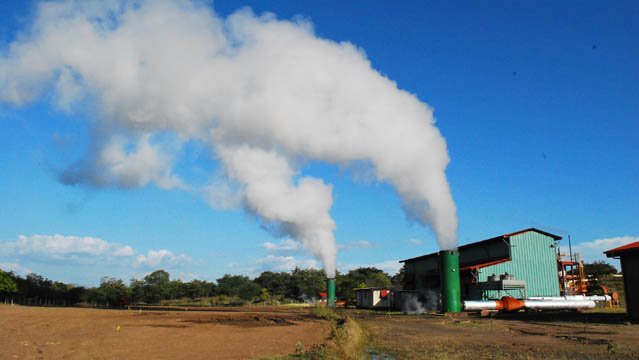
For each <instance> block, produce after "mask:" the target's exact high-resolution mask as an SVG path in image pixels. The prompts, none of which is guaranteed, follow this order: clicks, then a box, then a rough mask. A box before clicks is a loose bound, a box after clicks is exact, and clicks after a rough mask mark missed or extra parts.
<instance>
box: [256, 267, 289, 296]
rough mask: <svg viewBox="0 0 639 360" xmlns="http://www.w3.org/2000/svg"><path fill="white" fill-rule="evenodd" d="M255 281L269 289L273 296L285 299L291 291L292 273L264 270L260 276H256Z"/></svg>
mask: <svg viewBox="0 0 639 360" xmlns="http://www.w3.org/2000/svg"><path fill="white" fill-rule="evenodd" d="M255 282H256V283H258V284H259V285H260V286H261V287H263V288H265V289H267V290H268V292H269V293H270V294H271V295H272V296H273V297H277V298H280V299H283V298H285V297H286V295H287V293H289V285H290V283H291V274H289V273H287V272H272V271H264V272H263V273H261V274H260V276H258V277H257V278H255Z"/></svg>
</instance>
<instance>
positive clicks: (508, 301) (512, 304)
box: [328, 228, 619, 313]
mask: <svg viewBox="0 0 639 360" xmlns="http://www.w3.org/2000/svg"><path fill="white" fill-rule="evenodd" d="M561 239H562V238H561V236H558V235H555V234H551V233H549V232H545V231H543V230H539V229H536V228H529V229H524V230H520V231H517V232H513V233H508V234H503V235H499V236H496V237H493V238H489V239H485V240H481V241H477V242H474V243H470V244H467V245H463V246H460V247H458V248H457V249H454V250H442V251H439V252H436V253H432V254H427V255H422V256H418V257H415V258H410V259H406V260H402V261H401V262H402V263H403V264H404V270H405V275H404V276H405V277H404V283H403V287H402V289H381V288H365V289H357V290H356V292H357V300H358V306H359V307H362V308H378V309H390V308H394V309H396V310H400V311H405V312H423V311H438V312H442V313H456V312H462V311H478V312H483V311H502V312H515V311H519V310H529V311H544V310H545V311H549V310H581V309H589V308H594V307H595V306H596V304H597V303H605V304H609V305H613V304H616V303H618V301H619V296H618V294H617V293H616V292H610V291H609V290H608V289H607V288H605V287H603V286H598V285H595V284H591V283H590V282H589V280H588V278H587V277H586V276H585V274H584V269H583V262H582V260H581V259H580V256H579V254H561V253H560V251H559V241H560V240H561ZM333 281H334V280H333ZM330 284H331V280H329V294H330V293H331V290H330V289H331V288H330ZM333 284H334V282H333ZM333 294H334V289H333ZM595 294H596V295H595ZM330 296H334V295H330ZM330 296H329V297H330ZM328 304H329V305H331V304H332V305H331V306H334V304H335V300H334V299H330V298H329V300H328Z"/></svg>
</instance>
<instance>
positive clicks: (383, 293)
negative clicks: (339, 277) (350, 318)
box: [355, 287, 391, 309]
mask: <svg viewBox="0 0 639 360" xmlns="http://www.w3.org/2000/svg"><path fill="white" fill-rule="evenodd" d="M355 294H356V295H357V307H358V308H360V309H388V308H390V307H391V295H390V294H391V291H390V289H386V288H381V287H367V288H360V289H355Z"/></svg>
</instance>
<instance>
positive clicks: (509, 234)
mask: <svg viewBox="0 0 639 360" xmlns="http://www.w3.org/2000/svg"><path fill="white" fill-rule="evenodd" d="M529 231H534V232H538V233H540V234H543V235H546V236H550V237H551V238H553V239H555V240H561V236H559V235H555V234H551V233H549V232H546V231H543V230H539V229H537V228H528V229H524V230H519V231H515V232H512V233H508V234H504V235H499V236H495V237H492V238H489V239H485V240H480V241H476V242H474V243H470V244H466V245H462V246H460V247H459V248H458V250H460V251H461V250H463V249H465V248H468V247H473V246H477V245H482V244H484V243H487V242H490V241H498V240H503V239H508V238H510V237H511V236H515V235H519V234H523V233H527V232H529ZM431 256H438V253H437V252H435V253H432V254H427V255H422V256H417V257H414V258H410V259H405V260H400V261H399V262H400V263H403V262H406V261H412V260H418V259H423V258H427V257H431Z"/></svg>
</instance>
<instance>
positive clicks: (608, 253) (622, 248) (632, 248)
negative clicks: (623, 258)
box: [604, 241, 639, 257]
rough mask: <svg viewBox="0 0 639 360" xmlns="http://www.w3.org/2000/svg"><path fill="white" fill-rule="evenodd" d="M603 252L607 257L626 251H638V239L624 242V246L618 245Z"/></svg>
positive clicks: (625, 252)
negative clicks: (628, 242)
mask: <svg viewBox="0 0 639 360" xmlns="http://www.w3.org/2000/svg"><path fill="white" fill-rule="evenodd" d="M604 252H605V253H606V256H608V257H613V256H619V255H621V254H627V253H635V252H636V253H639V241H635V242H633V243H630V244H626V245H624V246H620V247H617V248H614V249H611V250H608V251H604Z"/></svg>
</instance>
